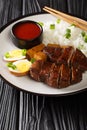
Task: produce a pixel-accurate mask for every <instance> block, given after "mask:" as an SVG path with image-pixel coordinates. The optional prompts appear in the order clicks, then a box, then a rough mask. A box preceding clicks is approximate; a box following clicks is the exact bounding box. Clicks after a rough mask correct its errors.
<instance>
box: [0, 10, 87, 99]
mask: <svg viewBox="0 0 87 130" xmlns="http://www.w3.org/2000/svg"><path fill="white" fill-rule="evenodd" d="M42 14H48V13H44V12H39V13H38V12H37V13H31V14H27V15H23V16H20V17H17V18H15V19H13V20H11V21H9V22H8V23H7V24H5V25H3V26H2V27H1V28H0V33H2V31H3V30H4V29H6V28H7V27H8V26H9V25H10V24H12V23H14V22H16V21H18V20H21V19H23V18H26V17H29V16H34V15H42ZM0 77H1V78H2V79H3V81H5V82H6V83H7V84H8V85H10V86H11V87H14V88H16V89H17V90H19V91H23V92H26V93H30V94H34V95H39V96H50V97H60V96H69V95H75V94H78V93H81V92H84V91H86V90H87V88H83V89H80V90H76V91H73V92H68V93H62V94H47V93H46V94H45V93H38V92H32V91H30V90H25V89H23V88H19V87H18V86H16V85H14V84H12V83H10V82H9V81H7V80H6V79H5V78H4V76H2V75H1V74H0Z"/></svg>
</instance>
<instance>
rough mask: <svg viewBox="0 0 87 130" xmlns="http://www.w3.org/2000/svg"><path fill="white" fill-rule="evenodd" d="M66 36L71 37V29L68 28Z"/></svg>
mask: <svg viewBox="0 0 87 130" xmlns="http://www.w3.org/2000/svg"><path fill="white" fill-rule="evenodd" d="M64 36H65V38H67V39H69V38H70V37H71V29H66V34H65V35H64Z"/></svg>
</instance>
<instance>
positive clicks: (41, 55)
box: [34, 51, 47, 61]
mask: <svg viewBox="0 0 87 130" xmlns="http://www.w3.org/2000/svg"><path fill="white" fill-rule="evenodd" d="M34 58H35V59H36V60H43V61H46V60H47V55H46V54H45V53H44V52H41V51H39V52H37V53H35V54H34Z"/></svg>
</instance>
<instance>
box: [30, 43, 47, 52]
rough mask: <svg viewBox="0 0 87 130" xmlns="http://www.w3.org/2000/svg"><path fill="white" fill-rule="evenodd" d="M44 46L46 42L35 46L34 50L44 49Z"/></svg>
mask: <svg viewBox="0 0 87 130" xmlns="http://www.w3.org/2000/svg"><path fill="white" fill-rule="evenodd" d="M44 47H45V44H43V43H41V44H39V45H37V46H35V47H33V48H32V50H34V51H35V52H38V51H42V50H43V48H44Z"/></svg>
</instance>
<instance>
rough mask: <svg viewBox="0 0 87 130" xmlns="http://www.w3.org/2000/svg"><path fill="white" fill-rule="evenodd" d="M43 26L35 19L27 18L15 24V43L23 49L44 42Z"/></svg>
mask: <svg viewBox="0 0 87 130" xmlns="http://www.w3.org/2000/svg"><path fill="white" fill-rule="evenodd" d="M42 33H43V28H42V26H41V25H40V24H39V23H38V22H35V21H30V20H25V21H20V22H17V23H16V24H14V25H13V27H12V30H11V34H12V39H13V43H14V44H15V45H16V46H17V47H18V48H21V49H29V48H32V47H34V46H36V45H38V44H40V43H41V42H42Z"/></svg>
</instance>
